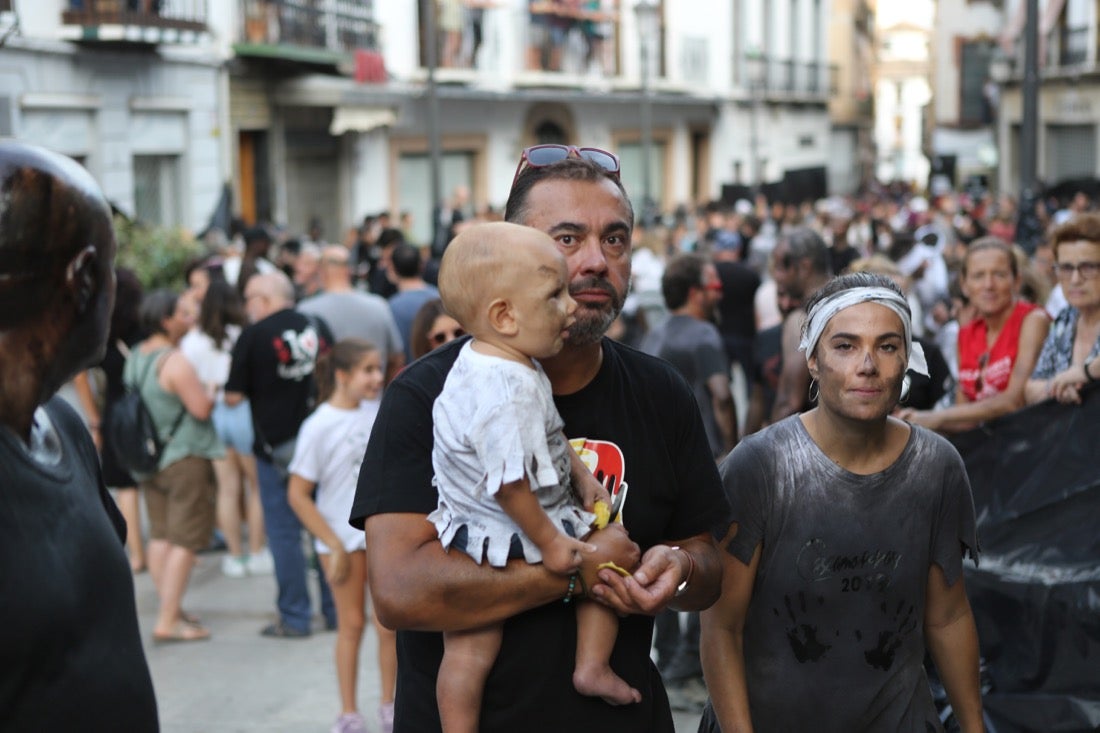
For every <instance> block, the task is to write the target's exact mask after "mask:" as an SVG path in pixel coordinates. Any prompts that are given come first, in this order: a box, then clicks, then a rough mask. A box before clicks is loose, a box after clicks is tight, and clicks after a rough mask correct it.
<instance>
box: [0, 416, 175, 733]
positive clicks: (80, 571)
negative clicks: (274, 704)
mask: <svg viewBox="0 0 1100 733" xmlns="http://www.w3.org/2000/svg"><path fill="white" fill-rule="evenodd" d="M45 411H46V414H47V415H48V417H49V421H50V422H51V423H52V424H53V428H54V432H55V433H56V439H57V442H56V443H53V445H54V446H55V451H56V448H57V445H58V443H59V446H60V460H58V461H57V462H56V463H50V462H48V461H44V460H39V459H37V458H35V457H34V456H33V455H32V454H31V452H30V451H29V450H28V449H27V447H26V446H25V445H24V444H23V443H22V441H20V440H19V439H18V438H17V437H16V436H15V435H14V434H13V433H12V432H11V431H9V430H7V429H6V428H0V471H2V472H3V475H4V489H3V491H0V599H3V600H2V601H0V604H2V605H0V728H2V729H3V730H13V731H70V730H87V729H89V728H93V729H95V730H112V731H134V732H135V733H144V732H145V731H156V730H157V727H158V723H157V705H156V699H155V698H154V695H153V683H152V680H151V679H150V677H149V668H148V666H147V665H146V662H145V653H144V651H143V650H142V647H141V638H140V636H139V632H138V622H137V609H136V607H135V606H134V581H133V576H132V574H131V572H130V564H129V563H128V562H127V560H126V554H125V552H124V550H123V540H124V538H125V534H126V524H125V522H124V521H123V519H122V516H121V515H120V514H119V512H118V510H117V509H116V508H115V504H114V501H113V500H112V499H111V497H110V495H109V494H108V493H107V490H106V488H104V486H103V480H102V478H101V476H100V472H99V459H98V458H97V457H96V453H95V446H93V445H92V441H91V438H90V437H88V434H87V430H86V429H85V427H84V425H83V424H82V423H81V422H80V418H79V417H77V415H76V413H75V412H73V410H72V408H70V407H69V406H68V405H67V404H65V402H64V400H62V399H60V398H58V397H54V398H53V399H52V400H50V401H49V402H48V403H47V404H46V406H45ZM47 442H48V443H51V442H53V440H52V439H50V440H48V441H47Z"/></svg>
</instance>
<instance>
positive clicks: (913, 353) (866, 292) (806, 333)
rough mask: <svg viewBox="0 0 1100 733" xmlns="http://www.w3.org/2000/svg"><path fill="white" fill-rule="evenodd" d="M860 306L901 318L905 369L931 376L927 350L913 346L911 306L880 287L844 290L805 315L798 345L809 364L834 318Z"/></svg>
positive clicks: (817, 303) (816, 304) (816, 305)
mask: <svg viewBox="0 0 1100 733" xmlns="http://www.w3.org/2000/svg"><path fill="white" fill-rule="evenodd" d="M860 303H878V304H879V305H884V306H886V307H887V308H889V309H890V310H892V311H894V312H895V313H897V314H898V318H900V319H901V325H902V326H903V327H904V328H905V353H906V354H907V355H908V357H909V363H908V365H907V367H906V368H907V369H911V370H913V371H914V372H916V373H917V374H923V375H924V376H928V363H927V362H926V361H925V359H924V349H922V348H921V345H920V344H915V343H913V323H912V319H911V317H910V315H909V304H908V303H906V302H905V298H903V297H902V296H901V295H899V294H898V293H896V292H894V291H893V290H890V289H889V288H883V287H877V286H875V287H860V288H851V289H849V290H842V291H840V292H839V293H835V294H833V295H830V296H827V297H825V298H822V299H821V300H819V301H818V302H816V303H814V306H813V308H812V309H811V310H810V311H809V312H808V313H807V314H806V325H805V326H804V327H803V329H802V341H801V343H799V344H798V348H799V350H800V351H802V352H805V354H806V361H809V360H810V357H811V356H813V353H814V349H815V348H816V347H817V342H818V341H819V340H820V339H821V334H822V333H824V332H825V326H827V325H828V324H829V321H831V320H832V319H833V316H835V315H836V314H837V313H839V312H840V311H842V310H844V309H845V308H851V307H852V306H853V305H859V304H860ZM907 379H908V378H907Z"/></svg>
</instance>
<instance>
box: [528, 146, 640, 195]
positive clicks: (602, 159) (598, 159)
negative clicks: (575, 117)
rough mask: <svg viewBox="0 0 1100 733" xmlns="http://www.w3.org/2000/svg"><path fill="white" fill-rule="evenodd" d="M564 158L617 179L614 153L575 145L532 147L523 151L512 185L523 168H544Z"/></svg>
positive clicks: (617, 168)
mask: <svg viewBox="0 0 1100 733" xmlns="http://www.w3.org/2000/svg"><path fill="white" fill-rule="evenodd" d="M566 158H581V159H583V160H587V161H588V162H590V163H595V164H596V165H598V166H599V167H600V168H603V169H604V170H605V171H607V172H608V173H609V174H611V175H612V176H614V177H615V178H616V179H618V177H619V158H618V156H617V155H615V154H614V153H609V152H607V151H606V150H600V149H599V148H578V147H576V146H575V145H552V144H551V145H534V146H532V147H530V148H527V149H526V150H524V151H523V155H521V156H520V158H519V165H517V166H516V174H515V175H514V176H512V185H513V186H515V185H516V181H518V180H519V174H520V173H521V172H522V171H523V168H524V166H527V167H529V168H545V167H546V166H548V165H553V164H554V163H560V162H561V161H563V160H565V159H566Z"/></svg>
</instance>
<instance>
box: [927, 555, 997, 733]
mask: <svg viewBox="0 0 1100 733" xmlns="http://www.w3.org/2000/svg"><path fill="white" fill-rule="evenodd" d="M926 596H927V600H926V604H925V608H924V636H925V638H926V639H927V643H928V651H929V652H930V653H931V654H932V660H933V661H934V662H935V663H936V670H937V671H938V672H939V674H940V680H941V681H942V682H943V686H944V689H946V690H947V698H948V699H949V700H950V701H951V707H952V708H953V709H954V711H955V718H956V719H957V720H958V721H959V726H960V727H961V729H962V731H963V733H980V732H981V731H983V730H985V728H984V725H983V723H982V697H981V684H980V681H979V672H978V630H977V628H976V627H975V626H974V614H973V613H972V612H971V610H970V602H969V601H968V600H967V598H966V587H965V585H964V583H963V578H962V575H960V576H959V578H958V579H957V580H956V581H955V584H954V585H953V586H949V585H947V580H946V578H945V577H944V575H943V569H942V568H941V567H940V566H939V565H932V567H931V568H930V569H929V571H928V587H927V590H926Z"/></svg>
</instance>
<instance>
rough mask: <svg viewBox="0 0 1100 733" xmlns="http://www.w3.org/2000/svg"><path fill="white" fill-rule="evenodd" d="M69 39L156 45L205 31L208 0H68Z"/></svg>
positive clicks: (65, 17) (65, 27) (65, 28)
mask: <svg viewBox="0 0 1100 733" xmlns="http://www.w3.org/2000/svg"><path fill="white" fill-rule="evenodd" d="M61 25H62V27H63V31H64V35H65V37H66V38H69V39H71V40H75V41H88V42H102V43H115V44H131V45H133V44H137V45H156V44H160V43H168V42H179V41H186V40H188V39H194V38H196V37H197V36H198V35H199V34H201V33H205V32H206V0H69V3H68V9H67V10H63V11H61Z"/></svg>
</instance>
